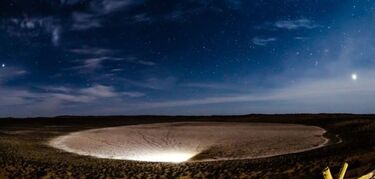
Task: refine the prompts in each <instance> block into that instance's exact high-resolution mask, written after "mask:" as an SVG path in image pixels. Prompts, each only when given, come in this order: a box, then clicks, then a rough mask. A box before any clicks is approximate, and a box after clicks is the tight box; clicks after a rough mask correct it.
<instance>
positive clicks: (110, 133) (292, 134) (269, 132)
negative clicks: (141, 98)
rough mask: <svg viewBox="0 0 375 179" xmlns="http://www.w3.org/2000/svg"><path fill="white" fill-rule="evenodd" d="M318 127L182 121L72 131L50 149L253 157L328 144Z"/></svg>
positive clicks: (161, 157)
mask: <svg viewBox="0 0 375 179" xmlns="http://www.w3.org/2000/svg"><path fill="white" fill-rule="evenodd" d="M325 132H326V131H325V130H324V129H322V128H320V127H316V126H306V125H297V124H275V123H273V124H270V123H229V122H177V123H156V124H142V125H129V126H121V127H110V128H100V129H93V130H85V131H81V132H74V133H70V134H68V135H65V136H60V137H57V138H54V139H52V140H51V141H50V142H49V145H51V146H53V147H55V148H58V149H62V150H64V151H67V152H72V153H76V154H79V155H88V156H93V157H98V158H110V159H121V160H136V161H148V162H173V163H179V162H188V161H189V162H190V161H195V162H197V161H213V160H231V159H252V158H261V157H269V156H275V155H282V154H288V153H295V152H301V151H306V150H311V149H315V148H318V147H322V146H324V145H325V144H326V143H327V142H328V139H326V138H325V137H323V134H324V133H325Z"/></svg>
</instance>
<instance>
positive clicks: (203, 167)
mask: <svg viewBox="0 0 375 179" xmlns="http://www.w3.org/2000/svg"><path fill="white" fill-rule="evenodd" d="M177 121H220V122H225V121H230V122H234V121H237V122H270V123H293V124H307V125H316V126H320V127H322V128H324V129H326V130H327V131H328V133H327V137H328V138H330V139H331V142H330V145H328V146H326V147H323V148H319V149H316V150H312V151H308V152H302V153H297V154H288V155H283V156H276V157H270V158H265V159H256V160H237V161H218V162H202V163H183V164H165V163H144V162H132V161H119V160H108V159H96V158H91V157H85V156H78V155H75V154H70V153H66V152H62V151H59V150H57V149H54V148H51V147H48V146H47V145H46V142H47V141H48V140H49V139H51V138H53V137H55V136H59V135H63V134H66V133H69V132H73V131H79V130H84V129H92V128H99V127H110V126H121V125H129V124H144V123H156V122H177ZM344 161H347V162H348V163H349V170H348V173H347V178H350V177H356V176H360V175H363V174H365V173H367V172H369V171H371V170H373V169H375V115H344V114H329V115H328V114H321V115H309V114H306V115H302V114H301V115H248V116H223V117H220V116H212V117H165V116H138V117H116V116H112V117H56V118H33V119H0V179H2V178H322V177H321V176H322V175H321V171H322V169H323V168H324V167H326V166H330V168H331V171H332V173H333V174H336V173H338V171H339V168H340V165H341V164H342V163H343V162H344Z"/></svg>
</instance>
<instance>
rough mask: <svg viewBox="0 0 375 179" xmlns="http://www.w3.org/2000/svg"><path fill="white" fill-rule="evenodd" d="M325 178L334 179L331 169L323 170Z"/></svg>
mask: <svg viewBox="0 0 375 179" xmlns="http://www.w3.org/2000/svg"><path fill="white" fill-rule="evenodd" d="M323 177H324V179H333V178H332V174H331V171H330V170H329V167H326V168H325V169H324V170H323Z"/></svg>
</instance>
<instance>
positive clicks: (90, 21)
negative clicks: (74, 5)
mask: <svg viewBox="0 0 375 179" xmlns="http://www.w3.org/2000/svg"><path fill="white" fill-rule="evenodd" d="M72 19H73V24H72V30H87V29H92V28H99V27H102V24H101V21H100V19H99V18H98V17H97V16H96V15H94V14H88V13H80V12H76V13H73V15H72Z"/></svg>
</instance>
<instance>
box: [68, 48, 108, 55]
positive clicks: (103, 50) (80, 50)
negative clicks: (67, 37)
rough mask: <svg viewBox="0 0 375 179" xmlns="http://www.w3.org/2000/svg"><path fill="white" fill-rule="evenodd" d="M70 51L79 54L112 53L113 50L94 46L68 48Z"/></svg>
mask: <svg viewBox="0 0 375 179" xmlns="http://www.w3.org/2000/svg"><path fill="white" fill-rule="evenodd" d="M68 51H70V52H72V53H76V54H79V55H108V54H113V53H114V52H115V51H114V50H111V49H106V48H95V47H82V48H75V49H70V50H68Z"/></svg>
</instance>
